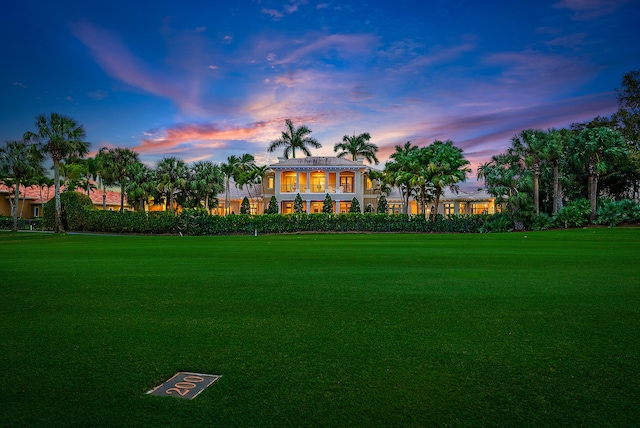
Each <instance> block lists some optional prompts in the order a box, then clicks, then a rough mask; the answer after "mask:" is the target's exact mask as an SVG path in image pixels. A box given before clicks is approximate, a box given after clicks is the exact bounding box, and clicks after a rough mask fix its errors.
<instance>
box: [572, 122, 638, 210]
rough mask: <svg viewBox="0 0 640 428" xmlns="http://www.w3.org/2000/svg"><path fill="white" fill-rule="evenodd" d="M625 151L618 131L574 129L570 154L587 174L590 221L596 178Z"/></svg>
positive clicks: (594, 197) (596, 197) (596, 189)
mask: <svg viewBox="0 0 640 428" xmlns="http://www.w3.org/2000/svg"><path fill="white" fill-rule="evenodd" d="M627 153H628V148H627V144H626V142H625V141H624V138H622V136H621V135H620V133H618V132H617V131H614V130H612V129H610V128H607V127H604V126H600V127H597V128H584V129H582V130H580V131H576V133H575V135H574V137H573V138H572V139H571V142H570V156H571V158H572V159H573V160H574V161H575V162H577V163H581V164H582V165H583V166H584V168H585V171H586V174H587V180H588V181H587V189H588V193H589V201H590V203H591V216H590V219H589V220H590V221H591V222H593V221H594V220H595V216H596V208H597V199H598V179H599V178H600V177H601V176H602V175H603V174H605V173H607V171H608V170H609V169H611V166H612V164H613V163H614V162H615V160H616V159H619V158H620V157H622V156H625V155H626V154H627Z"/></svg>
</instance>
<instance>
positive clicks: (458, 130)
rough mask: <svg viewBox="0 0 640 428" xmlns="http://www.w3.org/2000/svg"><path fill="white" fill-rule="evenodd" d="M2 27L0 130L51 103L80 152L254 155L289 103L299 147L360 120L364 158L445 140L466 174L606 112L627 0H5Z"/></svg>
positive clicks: (629, 47) (631, 28) (3, 134)
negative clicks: (529, 141) (299, 131)
mask: <svg viewBox="0 0 640 428" xmlns="http://www.w3.org/2000/svg"><path fill="white" fill-rule="evenodd" d="M0 37H1V38H2V43H1V44H0V65H1V66H0V99H1V100H2V103H1V105H0V109H1V110H0V141H6V140H14V139H20V138H21V136H22V134H23V133H24V132H25V131H31V130H35V126H34V122H35V117H36V115H38V114H49V113H50V112H56V113H60V114H63V115H66V116H70V117H72V118H74V119H75V120H77V121H78V122H79V123H80V124H82V125H83V126H84V128H85V130H86V134H87V140H88V141H90V142H91V143H92V153H95V152H96V151H97V150H99V149H100V148H101V147H127V148H131V149H134V150H136V151H137V152H138V153H139V154H140V158H141V160H142V161H143V162H145V163H147V164H148V165H149V166H153V165H155V163H156V162H157V161H158V160H160V159H162V158H163V157H168V156H176V157H178V158H181V159H183V160H185V161H186V162H194V161H198V160H210V161H213V162H224V161H225V160H226V159H227V157H228V156H230V155H238V156H239V155H241V154H243V153H251V154H253V155H254V156H255V158H256V161H257V163H258V164H260V165H265V164H271V163H274V162H276V161H277V156H281V155H282V154H281V153H280V152H274V153H268V152H267V147H268V146H269V143H270V142H271V141H273V140H274V139H276V138H278V137H279V136H280V134H281V132H282V131H284V129H285V119H287V118H289V119H291V120H292V121H293V123H294V125H303V124H304V125H307V126H308V127H309V128H310V129H311V130H312V131H313V133H312V134H311V135H312V136H313V137H315V138H316V139H317V140H318V142H320V143H321V144H322V148H321V149H314V150H312V154H313V155H315V156H333V155H335V153H334V151H333V147H334V145H335V144H336V143H338V142H340V141H341V140H342V137H343V136H344V135H354V134H355V135H358V134H360V133H363V132H369V133H370V134H371V142H372V143H374V144H376V145H378V147H379V149H380V150H379V152H378V157H379V159H380V161H381V165H380V166H379V167H380V168H382V166H383V165H384V162H386V161H387V160H388V158H389V155H390V154H391V153H392V152H393V151H394V148H395V146H396V145H403V144H404V143H405V142H407V141H411V142H412V143H414V144H415V145H418V146H425V145H428V144H430V143H431V142H433V141H434V140H441V141H446V140H452V141H453V142H454V144H455V145H456V146H457V147H460V148H462V149H463V150H464V154H465V157H466V158H467V159H468V160H469V161H470V162H471V166H472V167H473V172H472V173H471V174H469V176H468V179H467V181H468V182H471V183H476V176H475V168H476V167H477V166H478V165H479V164H481V163H483V162H486V161H488V160H489V158H490V157H491V156H492V155H494V154H498V153H500V152H502V151H504V150H505V149H506V148H507V147H508V146H509V145H510V140H511V138H512V137H513V136H514V135H515V134H517V133H519V132H520V131H522V130H524V129H528V128H538V129H547V128H551V127H556V128H561V127H568V126H569V125H570V124H571V123H573V122H583V121H588V120H591V119H593V118H594V117H596V116H598V115H600V116H605V115H610V114H612V113H613V112H615V111H616V110H617V101H616V92H615V89H616V88H618V87H619V86H620V84H621V81H622V75H623V74H624V73H626V72H629V71H632V70H637V69H640V43H639V42H638V41H639V39H640V0H549V1H547V0H539V1H494V0H486V1H482V2H479V1H473V0H469V1H464V0H449V1H445V0H439V1H436V0H415V1H414V0H394V1H390V0H366V1H330V0H225V1H222V0H208V1H182V2H177V1H170V0H153V1H150V0H128V1H121V0H110V1H103V0H93V1H86V0H81V1H70V0H56V1H50V0H4V1H3V2H2V5H1V6H0ZM474 185H475V184H474Z"/></svg>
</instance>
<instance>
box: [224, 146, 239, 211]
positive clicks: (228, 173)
mask: <svg viewBox="0 0 640 428" xmlns="http://www.w3.org/2000/svg"><path fill="white" fill-rule="evenodd" d="M239 162H240V158H239V157H237V156H235V155H231V156H229V157H228V158H227V162H226V163H222V164H221V165H220V170H221V171H222V174H223V175H224V189H225V198H224V211H225V214H229V213H230V211H229V191H230V189H229V182H230V181H231V178H232V177H233V176H234V175H235V171H236V168H237V166H238V163H239Z"/></svg>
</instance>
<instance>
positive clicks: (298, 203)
mask: <svg viewBox="0 0 640 428" xmlns="http://www.w3.org/2000/svg"><path fill="white" fill-rule="evenodd" d="M305 211H306V210H305V209H304V202H302V196H300V193H297V194H296V198H295V199H294V200H293V212H294V213H296V214H302V213H303V212H305Z"/></svg>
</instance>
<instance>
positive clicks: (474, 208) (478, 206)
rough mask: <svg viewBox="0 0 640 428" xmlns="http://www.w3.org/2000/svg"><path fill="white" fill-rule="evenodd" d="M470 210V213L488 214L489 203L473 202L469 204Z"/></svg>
mask: <svg viewBox="0 0 640 428" xmlns="http://www.w3.org/2000/svg"><path fill="white" fill-rule="evenodd" d="M471 212H472V214H475V215H478V214H489V204H488V203H475V204H471Z"/></svg>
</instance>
